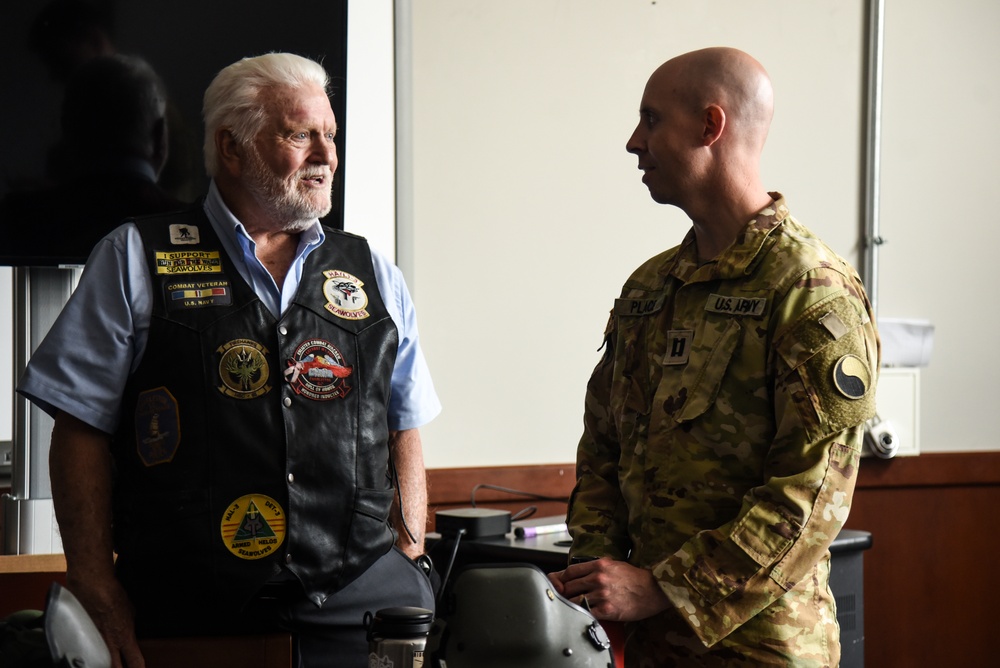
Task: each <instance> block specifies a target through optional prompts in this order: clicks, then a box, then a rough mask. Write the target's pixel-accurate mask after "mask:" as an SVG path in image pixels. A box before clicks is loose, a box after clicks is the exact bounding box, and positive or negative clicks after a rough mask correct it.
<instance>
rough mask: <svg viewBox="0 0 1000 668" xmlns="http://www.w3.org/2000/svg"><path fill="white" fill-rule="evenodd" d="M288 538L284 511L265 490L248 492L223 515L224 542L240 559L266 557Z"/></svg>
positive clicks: (230, 505)
mask: <svg viewBox="0 0 1000 668" xmlns="http://www.w3.org/2000/svg"><path fill="white" fill-rule="evenodd" d="M284 541H285V512H284V510H282V509H281V506H280V505H279V504H278V502H277V501H275V500H274V499H272V498H271V497H269V496H264V495H263V494H247V495H245V496H241V497H240V498H238V499H236V500H235V501H233V502H232V503H231V504H229V507H228V508H226V512H225V513H223V515H222V542H223V543H224V544H225V545H226V549H227V550H229V551H230V552H232V553H233V554H235V555H236V556H237V557H239V558H240V559H247V560H253V559H263V558H264V557H267V556H270V555H272V554H274V552H275V550H277V549H278V548H279V547H281V544H282V543H283V542H284Z"/></svg>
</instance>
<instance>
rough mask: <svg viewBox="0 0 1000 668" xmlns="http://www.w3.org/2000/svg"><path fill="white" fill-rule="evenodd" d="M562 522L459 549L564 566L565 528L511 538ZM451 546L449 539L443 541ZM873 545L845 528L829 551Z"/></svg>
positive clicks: (432, 539)
mask: <svg viewBox="0 0 1000 668" xmlns="http://www.w3.org/2000/svg"><path fill="white" fill-rule="evenodd" d="M563 521H564V518H562V517H543V518H537V519H533V520H527V521H518V522H513V523H512V531H511V532H510V533H508V534H506V535H504V536H493V537H490V538H463V539H462V542H461V546H460V548H461V549H462V550H463V551H470V550H471V551H474V552H475V553H477V554H478V555H480V556H482V557H494V558H496V559H498V560H501V559H502V560H506V561H520V560H525V561H532V562H535V561H541V562H544V563H545V564H550V565H554V566H562V565H565V563H566V554H567V553H568V552H569V548H570V545H572V542H573V541H572V538H571V537H570V535H569V532H568V531H566V530H565V529H563V530H561V531H556V532H552V533H543V534H540V535H536V536H529V537H525V538H518V537H517V536H515V535H514V531H513V529H516V528H517V527H524V526H531V527H538V526H553V525H559V524H561V523H562V522H563ZM427 540H428V547H429V549H430V548H432V547H433V546H434V545H435V544H436V543H437V542H439V541H441V540H442V536H441V534H438V533H430V534H427ZM444 542H445V543H447V544H448V545H451V540H450V539H445V541H444ZM871 546H872V535H871V533H869V532H867V531H857V530H851V529H844V530H842V531H841V532H840V534H839V535H838V536H837V537H836V538H835V539H834V540H833V544H832V545H830V552H831V553H832V554H837V553H841V552H852V551H857V550H867V549H869V548H870V547H871ZM445 551H447V550H445V549H442V552H445ZM445 556H446V555H444V554H437V555H435V560H440V559H442V558H444V557H445Z"/></svg>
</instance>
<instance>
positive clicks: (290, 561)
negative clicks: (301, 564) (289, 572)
mask: <svg viewBox="0 0 1000 668" xmlns="http://www.w3.org/2000/svg"><path fill="white" fill-rule="evenodd" d="M285 563H286V564H290V563H292V555H290V554H286V555H285Z"/></svg>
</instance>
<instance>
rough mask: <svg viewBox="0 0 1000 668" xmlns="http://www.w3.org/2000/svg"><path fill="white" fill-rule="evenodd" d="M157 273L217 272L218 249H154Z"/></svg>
mask: <svg viewBox="0 0 1000 668" xmlns="http://www.w3.org/2000/svg"><path fill="white" fill-rule="evenodd" d="M153 255H154V256H155V257H156V273H157V274H218V273H219V272H221V271H222V258H221V257H219V251H156V252H155V253H154V254H153Z"/></svg>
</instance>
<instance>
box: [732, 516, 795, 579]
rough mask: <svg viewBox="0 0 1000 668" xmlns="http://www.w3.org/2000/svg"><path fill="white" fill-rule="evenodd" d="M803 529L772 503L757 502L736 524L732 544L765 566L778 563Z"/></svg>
mask: <svg viewBox="0 0 1000 668" xmlns="http://www.w3.org/2000/svg"><path fill="white" fill-rule="evenodd" d="M801 530H802V528H801V527H800V526H798V525H797V524H795V523H793V522H791V521H790V520H789V519H788V518H787V517H785V516H784V515H782V514H781V513H779V512H777V510H776V509H775V508H774V507H773V506H769V505H756V506H754V507H753V508H751V509H750V511H749V512H748V513H747V514H746V515H744V516H743V517H742V518H741V519H740V521H739V522H737V523H736V526H734V527H733V532H732V539H733V543H735V544H736V545H738V546H739V547H740V549H741V550H743V551H744V552H745V553H746V554H747V556H749V557H750V558H751V559H753V560H754V561H755V562H757V564H758V565H760V566H762V567H764V568H766V567H768V566H770V565H771V564H773V563H775V562H776V561H777V560H778V559H779V558H780V557H781V555H782V554H784V553H785V550H787V549H788V547H789V546H790V545H791V544H792V541H793V540H794V539H795V537H796V536H798V534H799V532H800V531H801Z"/></svg>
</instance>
